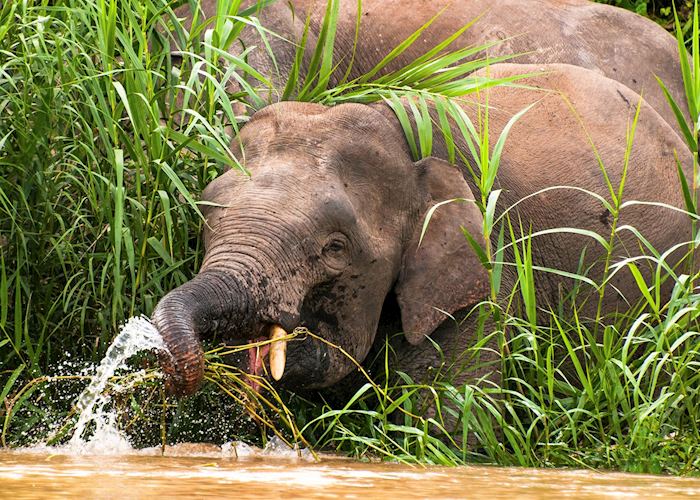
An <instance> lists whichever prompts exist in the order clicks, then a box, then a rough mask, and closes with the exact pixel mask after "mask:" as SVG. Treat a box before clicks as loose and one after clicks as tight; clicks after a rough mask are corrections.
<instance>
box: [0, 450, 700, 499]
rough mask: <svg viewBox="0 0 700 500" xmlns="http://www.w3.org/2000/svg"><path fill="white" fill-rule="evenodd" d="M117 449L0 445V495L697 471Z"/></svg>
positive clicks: (503, 493) (527, 493)
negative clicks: (88, 451) (112, 452)
mask: <svg viewBox="0 0 700 500" xmlns="http://www.w3.org/2000/svg"><path fill="white" fill-rule="evenodd" d="M166 455H169V456H156V451H155V450H151V451H150V452H141V453H139V454H129V455H123V456H95V455H93V456H70V455H54V454H50V453H47V451H46V450H44V452H42V453H38V452H37V451H0V498H3V499H13V500H14V499H25V498H152V497H184V496H188V497H204V496H215V497H230V498H236V499H247V498H255V499H257V500H260V499H267V498H362V499H369V498H383V499H390V500H403V499H408V498H439V499H448V498H489V499H498V498H508V499H512V498H525V499H547V498H557V499H562V498H580V499H589V498H591V499H592V498H615V499H617V498H688V497H700V479H694V478H673V477H658V476H647V475H632V474H617V473H607V472H591V471H576V470H542V469H518V468H498V467H474V466H469V467H454V468H445V467H425V468H422V467H408V466H404V465H397V464H386V463H381V464H377V463H369V464H368V463H358V462H353V461H350V460H342V459H335V458H321V459H320V461H318V462H313V461H307V460H300V459H296V460H294V459H279V458H269V457H255V458H245V459H241V458H239V459H235V458H231V457H225V456H224V455H223V454H222V453H221V450H220V449H218V448H209V447H195V448H193V447H185V448H182V447H180V448H175V449H171V450H168V453H167V454H166Z"/></svg>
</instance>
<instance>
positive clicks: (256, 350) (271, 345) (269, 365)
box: [245, 324, 293, 392]
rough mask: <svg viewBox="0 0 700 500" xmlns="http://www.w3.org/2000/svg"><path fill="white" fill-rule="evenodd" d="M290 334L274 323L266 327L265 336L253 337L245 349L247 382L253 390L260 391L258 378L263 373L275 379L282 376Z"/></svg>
mask: <svg viewBox="0 0 700 500" xmlns="http://www.w3.org/2000/svg"><path fill="white" fill-rule="evenodd" d="M292 336H293V335H290V334H288V333H287V331H286V330H285V329H284V328H282V327H281V326H279V325H276V324H275V325H272V326H270V327H269V328H268V335H267V336H260V337H257V338H254V339H253V342H252V344H253V345H252V347H248V348H247V349H246V350H245V352H246V354H247V363H248V373H249V374H250V375H251V377H249V378H248V379H247V383H248V385H249V386H250V388H251V389H252V390H253V391H255V392H260V387H261V384H260V380H261V378H262V377H263V376H264V375H265V374H268V373H269V374H270V376H271V377H272V378H273V379H274V380H276V381H279V380H280V379H281V378H282V377H283V376H284V369H285V367H286V364H287V341H288V340H289V339H290V338H291V337H292Z"/></svg>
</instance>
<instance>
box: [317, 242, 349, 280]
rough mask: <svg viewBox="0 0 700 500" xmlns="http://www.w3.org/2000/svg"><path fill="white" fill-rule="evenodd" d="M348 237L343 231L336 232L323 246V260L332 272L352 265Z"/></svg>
mask: <svg viewBox="0 0 700 500" xmlns="http://www.w3.org/2000/svg"><path fill="white" fill-rule="evenodd" d="M349 247H350V244H349V241H348V238H347V237H346V236H345V235H344V234H342V233H334V234H332V235H331V236H330V238H328V241H327V242H326V244H325V245H324V246H323V250H322V253H323V262H324V264H325V265H326V267H327V268H328V270H329V271H332V272H334V273H335V272H340V271H342V270H343V269H345V268H346V267H347V266H348V265H350V259H351V257H350V252H349V251H348V250H349Z"/></svg>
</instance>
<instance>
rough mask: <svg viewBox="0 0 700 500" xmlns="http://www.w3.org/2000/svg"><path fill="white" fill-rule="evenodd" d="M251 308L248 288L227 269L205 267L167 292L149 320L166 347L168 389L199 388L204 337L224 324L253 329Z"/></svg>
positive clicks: (163, 357) (163, 361)
mask: <svg viewBox="0 0 700 500" xmlns="http://www.w3.org/2000/svg"><path fill="white" fill-rule="evenodd" d="M253 310H254V307H253V306H252V303H251V297H250V295H249V294H248V293H246V292H245V287H243V286H241V285H240V282H239V280H237V279H235V278H234V277H233V276H231V275H229V274H227V273H226V272H218V271H206V272H202V273H200V274H198V275H197V276H196V277H195V278H194V279H192V280H191V281H189V282H187V283H185V284H184V285H182V286H180V287H178V288H176V289H174V290H172V291H171V292H170V293H168V294H167V295H166V296H165V297H163V298H162V299H161V301H160V302H159V303H158V305H157V306H156V308H155V310H154V311H153V315H152V316H151V320H152V322H153V325H154V326H155V327H156V328H157V329H158V331H159V332H160V334H161V336H162V337H163V341H164V343H165V346H166V348H167V351H168V352H163V353H161V355H160V363H161V366H162V368H163V371H164V372H165V376H166V388H167V390H168V392H170V393H172V394H175V395H178V396H186V395H189V394H193V393H194V392H196V391H197V389H198V388H199V386H200V384H201V382H202V379H203V377H204V352H203V350H202V345H201V342H200V337H201V336H202V335H204V334H207V333H212V332H215V331H221V330H223V329H226V331H230V330H232V329H234V328H235V330H237V331H239V332H242V331H251V330H252V327H253V323H254V318H253V317H252V316H253V314H252V311H253Z"/></svg>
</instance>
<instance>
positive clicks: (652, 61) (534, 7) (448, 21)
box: [179, 0, 687, 128]
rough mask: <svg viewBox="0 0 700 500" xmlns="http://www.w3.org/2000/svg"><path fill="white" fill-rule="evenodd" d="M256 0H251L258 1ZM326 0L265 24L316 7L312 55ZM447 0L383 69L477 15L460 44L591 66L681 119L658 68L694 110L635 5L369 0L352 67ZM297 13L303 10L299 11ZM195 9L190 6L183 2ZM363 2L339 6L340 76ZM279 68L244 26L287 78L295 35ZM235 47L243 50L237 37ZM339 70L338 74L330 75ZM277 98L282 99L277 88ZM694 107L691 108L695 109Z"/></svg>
mask: <svg viewBox="0 0 700 500" xmlns="http://www.w3.org/2000/svg"><path fill="white" fill-rule="evenodd" d="M254 3H255V2H250V1H248V2H244V5H251V4H254ZM325 7H326V0H292V1H289V2H288V1H279V2H277V3H274V4H272V5H270V6H268V7H266V8H265V9H263V10H261V11H260V12H259V14H258V15H257V17H258V18H259V19H260V21H261V23H262V25H263V26H265V27H266V28H268V29H270V30H272V31H273V32H275V33H278V34H280V35H281V36H283V37H284V38H286V39H288V40H291V41H294V42H297V41H299V40H300V39H301V35H302V33H303V29H304V22H305V20H306V16H307V15H311V21H312V22H311V27H310V33H309V43H308V45H307V47H308V50H307V54H306V56H307V62H308V59H309V58H310V56H311V53H312V50H313V47H314V46H315V43H316V35H317V33H318V31H319V30H320V26H321V23H322V18H323V14H324V12H325ZM442 9H445V10H444V12H443V13H442V15H440V16H439V17H438V18H437V19H436V20H435V21H434V23H433V25H432V26H431V27H429V28H428V29H427V30H425V31H424V32H423V33H422V34H421V36H420V37H419V38H418V39H417V41H416V42H415V43H414V44H413V46H411V47H410V48H409V49H408V50H407V51H406V52H405V53H404V54H402V55H401V56H400V57H399V58H398V59H397V60H396V61H395V62H394V63H393V64H391V65H389V66H388V67H387V68H386V69H385V70H383V71H382V72H380V73H379V75H381V74H383V73H386V72H387V71H390V70H392V69H397V68H398V67H401V66H403V65H405V64H407V63H409V62H411V61H413V60H414V59H416V58H417V57H419V56H420V55H422V54H424V53H425V52H427V51H428V50H430V49H431V48H433V47H434V46H435V45H437V44H438V43H439V42H441V41H442V40H444V39H445V38H447V37H448V36H449V35H451V34H452V33H454V32H456V31H457V30H458V29H460V28H461V27H463V26H464V25H466V24H468V23H470V22H472V21H474V20H476V19H477V18H478V20H476V22H475V23H474V24H473V26H471V27H470V28H469V29H468V30H467V31H466V32H465V33H464V34H463V35H462V36H461V37H460V38H459V39H458V40H457V41H456V42H455V43H454V44H453V45H452V48H458V47H467V46H473V45H481V44H486V43H489V42H494V41H498V40H501V41H502V43H500V44H499V45H497V46H495V47H493V48H491V49H490V50H489V54H490V55H491V56H513V55H516V54H520V55H519V56H518V57H516V58H514V59H513V60H512V61H510V62H517V63H523V64H547V63H564V64H573V65H576V66H581V67H583V68H588V69H592V70H595V71H598V72H600V73H601V74H603V75H605V76H607V77H608V78H612V79H613V80H617V81H619V82H621V83H623V84H624V85H625V86H627V87H629V88H630V89H632V90H634V91H635V92H637V93H639V94H642V95H643V96H644V98H645V99H646V100H647V102H648V103H649V104H650V105H651V106H652V107H653V108H654V109H656V111H657V112H658V113H659V114H661V116H662V117H663V118H664V119H665V120H666V121H667V122H668V123H669V125H671V126H672V127H674V128H676V119H675V117H674V115H673V112H672V111H671V109H670V107H669V106H668V104H667V102H666V99H665V97H664V95H663V93H662V91H661V89H660V87H659V85H658V83H657V82H656V79H655V78H654V75H656V76H658V77H659V78H660V79H661V80H662V81H663V82H664V83H665V84H666V85H667V87H668V88H669V91H670V93H671V95H672V96H673V97H674V98H675V99H676V102H677V103H678V104H679V105H680V106H681V108H682V109H683V110H684V112H685V111H686V109H687V107H686V101H685V98H684V91H683V82H682V79H681V74H680V69H679V68H680V65H679V58H678V54H677V51H678V48H677V45H676V41H675V38H674V37H673V36H671V35H670V34H669V33H667V32H666V30H664V29H663V28H662V27H661V26H659V25H657V24H656V23H654V22H653V21H651V20H649V19H646V18H644V17H642V16H639V15H637V14H634V13H632V12H630V11H627V10H624V9H620V8H617V7H612V6H610V5H603V4H599V3H594V2H589V1H588V0H498V1H494V0H363V2H362V20H361V25H360V33H359V37H358V45H357V50H356V55H355V58H354V64H353V67H352V71H351V72H350V75H349V77H350V78H351V79H352V78H354V77H357V76H360V75H362V74H364V73H366V72H368V71H369V70H371V69H372V68H373V67H374V66H375V65H376V64H377V63H379V61H381V59H382V58H383V57H384V56H386V55H387V54H388V53H389V52H390V51H391V50H392V49H393V48H394V47H396V46H397V45H398V44H399V43H401V42H402V41H404V40H405V39H406V38H408V37H409V36H410V35H411V34H413V33H414V32H415V31H416V30H418V29H419V28H420V27H421V26H422V25H423V24H424V23H426V22H427V21H428V20H429V19H430V18H432V17H433V16H435V14H437V13H438V12H440V11H441V10H442ZM202 10H203V15H204V16H205V17H210V16H212V15H214V14H215V13H216V0H203V1H202ZM293 13H294V15H293ZM179 14H180V15H181V16H182V17H187V16H188V15H189V12H188V11H187V7H184V8H183V9H182V10H180V11H179ZM356 14H357V2H356V1H355V0H343V1H342V2H341V6H340V14H339V17H338V19H339V22H338V28H337V29H338V33H337V40H336V44H335V61H336V62H337V63H339V68H338V71H336V73H335V76H336V77H337V76H342V75H343V74H344V73H345V69H346V67H347V64H348V61H349V60H350V59H351V54H352V45H353V41H354V38H355V22H356ZM268 38H269V43H270V44H271V46H272V51H273V53H274V54H275V58H276V60H277V63H278V65H279V68H280V74H279V75H277V74H276V73H275V71H274V70H273V68H274V65H273V64H272V62H271V59H270V57H269V55H268V54H267V53H266V51H265V50H263V49H262V47H263V44H262V42H261V40H260V38H259V36H258V34H257V31H256V30H255V29H253V28H249V29H246V30H244V32H243V36H242V40H243V45H245V46H246V47H253V46H255V47H257V49H255V50H254V51H253V52H252V53H251V54H250V55H249V56H248V57H249V62H250V64H251V65H252V66H253V67H255V68H257V69H258V70H260V71H261V72H262V73H263V74H267V75H270V76H271V77H272V79H273V81H275V82H276V84H277V89H278V90H277V92H279V89H283V88H284V83H285V82H286V80H287V78H286V76H287V74H288V72H289V68H290V67H291V65H292V62H293V60H294V49H295V47H294V45H292V44H290V43H287V42H285V41H283V40H280V39H279V38H276V37H273V36H269V37H268ZM231 50H232V51H239V50H241V45H239V44H235V45H234V46H233V47H232V49H231ZM333 83H335V79H332V80H331V84H333ZM269 99H270V103H272V102H276V101H277V100H278V99H279V93H276V92H275V91H274V90H273V92H272V94H271V95H270V97H269ZM686 115H687V113H686Z"/></svg>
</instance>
